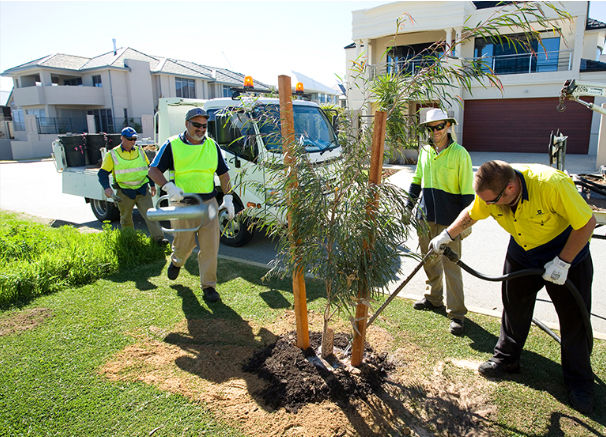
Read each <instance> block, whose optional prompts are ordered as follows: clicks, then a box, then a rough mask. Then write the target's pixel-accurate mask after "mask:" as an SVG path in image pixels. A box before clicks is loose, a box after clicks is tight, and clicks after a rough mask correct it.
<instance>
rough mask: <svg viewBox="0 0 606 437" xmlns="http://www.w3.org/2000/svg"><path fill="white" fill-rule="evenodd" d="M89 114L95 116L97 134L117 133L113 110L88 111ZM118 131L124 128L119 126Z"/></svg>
mask: <svg viewBox="0 0 606 437" xmlns="http://www.w3.org/2000/svg"><path fill="white" fill-rule="evenodd" d="M88 114H89V115H94V116H95V129H96V130H97V132H106V133H110V134H111V133H116V126H115V124H114V119H113V118H112V110H111V109H93V110H90V111H88ZM118 129H122V128H121V127H120V126H118ZM118 132H119V130H118Z"/></svg>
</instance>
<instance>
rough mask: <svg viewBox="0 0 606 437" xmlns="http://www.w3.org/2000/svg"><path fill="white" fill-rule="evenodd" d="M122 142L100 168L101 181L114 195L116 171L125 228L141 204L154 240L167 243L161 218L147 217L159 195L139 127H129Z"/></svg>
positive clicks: (129, 224)
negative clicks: (111, 180) (140, 143)
mask: <svg viewBox="0 0 606 437" xmlns="http://www.w3.org/2000/svg"><path fill="white" fill-rule="evenodd" d="M121 140H122V143H121V144H120V145H119V146H116V147H114V148H113V149H111V150H110V151H109V152H108V153H107V154H106V155H105V158H104V159H103V164H102V165H101V169H100V170H99V173H98V175H99V183H100V184H101V186H102V187H103V189H104V190H105V195H106V196H107V198H112V196H114V191H113V190H112V188H111V187H110V184H109V175H110V174H111V175H113V178H114V183H115V184H116V185H117V188H116V194H115V199H116V205H117V206H118V209H119V210H120V225H121V226H122V228H123V229H124V228H133V229H134V225H133V208H134V207H135V205H137V209H138V210H139V213H140V214H141V216H142V217H143V219H144V220H145V223H146V224H147V229H148V230H149V233H150V234H151V238H152V240H153V241H155V242H156V243H158V244H160V245H163V246H165V245H167V244H168V240H167V239H165V238H164V234H163V233H162V229H161V228H160V225H159V224H158V222H154V221H151V220H148V219H147V210H148V209H150V208H152V207H153V202H152V197H153V196H155V195H156V186H155V185H154V183H153V182H152V181H150V180H149V179H148V177H147V167H148V166H149V160H148V159H147V155H146V154H145V152H144V151H143V150H142V149H141V148H140V147H137V146H136V145H135V141H137V131H135V130H134V129H133V128H132V127H125V128H124V129H122V132H121Z"/></svg>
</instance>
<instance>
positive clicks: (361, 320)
mask: <svg viewBox="0 0 606 437" xmlns="http://www.w3.org/2000/svg"><path fill="white" fill-rule="evenodd" d="M386 123H387V114H386V113H385V112H383V111H377V112H375V126H374V131H373V134H372V151H371V153H372V154H371V157H370V171H369V177H368V182H369V185H373V184H374V185H379V184H381V176H382V170H383V148H384V145H385V125H386ZM378 202H379V198H378V196H377V195H375V196H374V198H372V199H368V203H367V204H366V210H367V211H368V213H369V216H370V217H371V218H372V217H373V216H374V211H376V210H377V207H378ZM372 244H373V242H372V241H364V248H365V250H367V251H368V250H370V248H371V247H372ZM371 262H372V261H371ZM375 262H376V260H375ZM367 298H368V284H366V283H365V282H364V281H360V286H359V287H358V299H367ZM367 318H368V306H367V305H365V304H364V303H358V305H357V306H356V322H355V324H356V327H357V328H358V329H357V331H356V330H354V338H353V345H352V348H351V365H352V366H356V367H358V366H360V365H361V364H362V361H363V360H364V341H365V340H366V319H367Z"/></svg>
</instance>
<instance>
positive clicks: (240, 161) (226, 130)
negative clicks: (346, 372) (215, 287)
mask: <svg viewBox="0 0 606 437" xmlns="http://www.w3.org/2000/svg"><path fill="white" fill-rule="evenodd" d="M196 106H197V107H201V108H203V109H204V110H205V111H206V112H207V113H208V115H209V120H208V130H207V135H208V136H209V137H211V138H212V139H214V140H215V141H216V142H217V144H218V145H219V146H220V147H221V150H222V151H223V155H224V158H225V162H226V163H227V165H228V166H229V168H230V170H229V175H230V178H231V180H232V185H233V193H232V194H233V196H234V206H235V209H236V214H237V213H238V212H240V211H242V210H244V209H245V208H248V209H249V210H248V213H247V214H246V217H248V219H243V218H242V216H241V215H240V216H237V217H236V219H234V220H232V221H230V220H229V219H228V218H227V213H226V211H220V213H219V223H220V227H221V242H222V243H223V244H225V245H228V246H242V245H244V244H246V243H247V242H248V241H250V239H251V238H252V235H253V234H252V232H253V231H252V227H251V226H250V224H251V223H250V222H249V220H250V217H254V216H255V215H257V216H258V215H260V214H262V213H264V212H266V209H267V208H271V206H269V205H268V202H267V200H268V199H267V197H268V193H270V192H271V190H272V187H271V186H270V185H271V183H270V182H269V181H268V180H266V179H267V178H266V173H265V168H266V167H267V166H266V165H265V164H269V163H270V162H271V163H275V162H276V160H278V161H279V162H283V150H282V135H281V130H280V129H281V128H280V106H279V99H276V98H266V97H239V98H237V99H230V98H218V99H211V100H195V99H182V98H163V99H160V100H159V105H158V112H157V114H156V119H155V123H156V124H157V128H156V130H155V132H157V135H158V137H157V144H158V145H159V146H161V145H162V144H163V143H164V142H165V141H166V139H168V138H169V137H171V136H174V135H178V134H180V133H182V132H183V131H184V130H185V113H186V112H187V111H188V110H190V109H191V108H192V107H196ZM293 118H294V124H295V139H296V141H298V142H299V144H301V145H302V146H303V147H304V150H305V153H306V154H307V158H308V159H309V160H310V161H311V162H313V163H314V164H317V165H318V166H325V167H326V171H330V164H331V162H334V161H335V160H336V159H338V158H339V156H340V155H341V147H340V146H339V144H338V142H337V135H336V133H335V129H334V127H333V125H332V123H331V121H329V117H328V116H327V115H326V114H325V112H324V111H323V110H322V109H321V108H320V107H319V106H318V105H317V104H316V103H313V102H309V101H305V100H293ZM248 181H254V182H256V183H255V184H252V185H251V184H247V183H246V182H248ZM215 185H216V188H217V191H218V192H219V198H218V199H217V201H218V202H219V204H221V201H222V197H223V193H221V187H220V184H219V181H218V178H215ZM253 187H263V188H262V189H261V188H258V189H255V188H253Z"/></svg>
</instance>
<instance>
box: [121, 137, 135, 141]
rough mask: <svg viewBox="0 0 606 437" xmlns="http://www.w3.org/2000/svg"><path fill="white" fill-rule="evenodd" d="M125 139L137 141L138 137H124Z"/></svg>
mask: <svg viewBox="0 0 606 437" xmlns="http://www.w3.org/2000/svg"><path fill="white" fill-rule="evenodd" d="M124 139H125V140H126V141H137V137H131V138H126V137H124Z"/></svg>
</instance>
